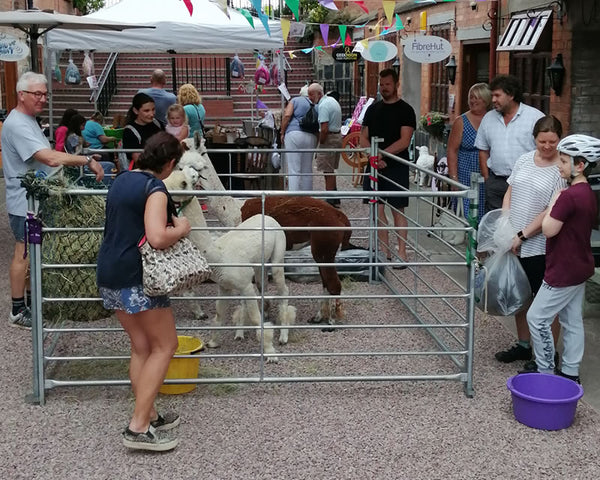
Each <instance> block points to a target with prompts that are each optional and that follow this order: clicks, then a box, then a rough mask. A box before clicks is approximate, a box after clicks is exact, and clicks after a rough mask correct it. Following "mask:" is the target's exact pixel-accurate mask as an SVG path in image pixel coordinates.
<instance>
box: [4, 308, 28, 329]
mask: <svg viewBox="0 0 600 480" xmlns="http://www.w3.org/2000/svg"><path fill="white" fill-rule="evenodd" d="M9 319H10V325H11V326H12V327H19V328H26V329H27V330H31V310H29V308H27V307H25V308H22V309H21V310H19V313H17V314H16V315H13V314H12V313H11V314H10V315H9Z"/></svg>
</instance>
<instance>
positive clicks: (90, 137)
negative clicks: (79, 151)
mask: <svg viewBox="0 0 600 480" xmlns="http://www.w3.org/2000/svg"><path fill="white" fill-rule="evenodd" d="M81 134H82V135H83V138H85V141H86V142H88V143H89V144H90V148H94V149H96V150H99V149H101V148H102V147H103V146H104V144H103V143H102V142H101V141H100V136H101V135H105V133H104V129H103V128H102V125H100V124H99V123H98V122H94V121H93V120H88V121H87V122H85V127H84V129H83V130H82V132H81Z"/></svg>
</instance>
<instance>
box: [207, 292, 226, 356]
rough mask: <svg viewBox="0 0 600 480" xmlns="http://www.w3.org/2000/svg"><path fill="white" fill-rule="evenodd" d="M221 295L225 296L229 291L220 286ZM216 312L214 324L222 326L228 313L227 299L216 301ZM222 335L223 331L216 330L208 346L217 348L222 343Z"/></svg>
mask: <svg viewBox="0 0 600 480" xmlns="http://www.w3.org/2000/svg"><path fill="white" fill-rule="evenodd" d="M219 295H220V296H221V295H222V296H225V295H228V292H226V291H225V290H223V289H221V288H219ZM215 303H216V313H215V316H214V318H213V321H212V324H213V325H214V326H216V327H220V326H221V325H223V319H224V318H225V314H226V313H227V312H226V311H227V302H226V301H225V300H217V301H216V302H215ZM220 337H221V331H220V330H214V331H213V333H212V337H211V339H210V340H209V341H208V343H207V344H206V346H207V347H208V348H217V347H218V346H219V345H220Z"/></svg>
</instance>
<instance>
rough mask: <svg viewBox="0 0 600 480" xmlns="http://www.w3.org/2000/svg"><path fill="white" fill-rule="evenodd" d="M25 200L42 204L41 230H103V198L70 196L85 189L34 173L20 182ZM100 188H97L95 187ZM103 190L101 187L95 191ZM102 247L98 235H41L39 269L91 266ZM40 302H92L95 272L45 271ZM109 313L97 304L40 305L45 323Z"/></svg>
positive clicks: (95, 294)
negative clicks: (33, 199) (46, 265)
mask: <svg viewBox="0 0 600 480" xmlns="http://www.w3.org/2000/svg"><path fill="white" fill-rule="evenodd" d="M22 184H23V186H25V188H26V189H27V192H28V196H29V195H33V196H34V197H35V198H37V199H38V200H39V201H40V208H39V213H38V216H39V218H40V219H41V221H42V223H43V225H44V227H68V228H87V227H102V226H104V216H105V208H104V206H105V198H104V197H103V196H97V195H68V194H66V193H65V191H66V190H67V189H69V188H71V189H72V188H79V189H81V188H84V187H82V186H80V185H75V184H73V183H72V182H71V181H69V180H67V179H66V178H63V177H60V176H56V177H52V178H49V179H46V178H39V177H36V176H35V174H34V172H28V174H27V175H26V176H25V177H24V178H23V180H22ZM97 188H98V187H97ZM99 188H103V186H102V185H101V186H99ZM101 243H102V232H101V231H82V232H44V235H43V239H42V263H44V264H57V265H59V264H62V265H64V264H77V265H81V264H95V263H96V260H97V258H98V250H99V249H100V244H101ZM42 296H43V297H45V298H73V299H77V298H90V297H91V298H96V297H98V286H97V284H96V269H95V268H93V267H83V266H81V267H65V268H44V269H43V270H42ZM110 315H111V312H109V311H108V310H105V309H104V308H103V307H102V303H101V302H100V301H70V300H66V301H56V302H54V301H44V303H43V304H42V316H43V318H44V321H45V322H50V323H62V322H64V321H69V320H73V321H92V320H98V319H101V318H106V317H109V316H110Z"/></svg>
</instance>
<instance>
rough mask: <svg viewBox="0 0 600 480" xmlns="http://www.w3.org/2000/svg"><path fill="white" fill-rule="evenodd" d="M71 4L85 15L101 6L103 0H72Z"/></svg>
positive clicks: (102, 5)
mask: <svg viewBox="0 0 600 480" xmlns="http://www.w3.org/2000/svg"><path fill="white" fill-rule="evenodd" d="M73 6H74V7H75V8H76V9H77V10H79V11H80V12H81V13H82V14H83V15H87V14H88V13H92V12H95V11H96V10H100V9H101V8H103V7H104V0H73Z"/></svg>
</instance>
